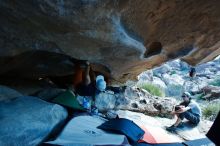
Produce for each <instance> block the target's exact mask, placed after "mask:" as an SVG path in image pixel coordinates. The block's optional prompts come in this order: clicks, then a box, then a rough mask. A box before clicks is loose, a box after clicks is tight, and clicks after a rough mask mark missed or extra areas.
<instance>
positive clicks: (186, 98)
mask: <svg viewBox="0 0 220 146" xmlns="http://www.w3.org/2000/svg"><path fill="white" fill-rule="evenodd" d="M182 99H183V101H184V102H190V100H191V95H190V93H189V92H184V93H183V94H182Z"/></svg>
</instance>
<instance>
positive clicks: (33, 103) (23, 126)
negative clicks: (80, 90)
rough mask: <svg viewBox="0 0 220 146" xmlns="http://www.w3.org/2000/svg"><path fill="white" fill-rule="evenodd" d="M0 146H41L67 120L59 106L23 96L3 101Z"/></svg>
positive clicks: (0, 109) (63, 110) (0, 105)
mask: <svg viewBox="0 0 220 146" xmlns="http://www.w3.org/2000/svg"><path fill="white" fill-rule="evenodd" d="M0 111H1V112H0V117H1V118H0V129H1V130H0V145H2V146H3V145H4V146H6V145H13V146H23V145H25V146H33V145H40V144H41V143H42V142H43V141H44V140H45V139H47V138H48V136H49V135H50V134H54V133H53V132H55V131H56V130H58V129H59V130H61V129H60V126H62V125H63V124H64V121H65V119H66V118H67V116H68V113H67V110H66V109H65V108H63V107H62V106H59V105H57V104H52V103H48V102H45V101H42V100H40V99H38V98H36V97H31V96H21V97H16V98H13V99H11V100H3V101H0Z"/></svg>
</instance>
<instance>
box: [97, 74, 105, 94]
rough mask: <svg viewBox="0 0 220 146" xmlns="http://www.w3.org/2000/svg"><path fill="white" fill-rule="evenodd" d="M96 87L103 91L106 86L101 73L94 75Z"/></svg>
mask: <svg viewBox="0 0 220 146" xmlns="http://www.w3.org/2000/svg"><path fill="white" fill-rule="evenodd" d="M96 88H97V89H98V90H100V91H104V90H105V88H106V82H105V80H104V77H103V76H102V75H98V76H97V77H96Z"/></svg>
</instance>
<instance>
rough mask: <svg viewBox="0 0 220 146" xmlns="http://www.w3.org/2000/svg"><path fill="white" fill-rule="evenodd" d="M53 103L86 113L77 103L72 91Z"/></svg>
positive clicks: (66, 92) (57, 98) (61, 95)
mask: <svg viewBox="0 0 220 146" xmlns="http://www.w3.org/2000/svg"><path fill="white" fill-rule="evenodd" d="M53 102H54V103H57V104H60V105H63V106H66V107H68V108H71V109H75V110H82V111H85V109H84V108H83V107H82V106H81V105H80V104H79V102H78V101H77V98H76V96H75V95H74V94H73V93H72V92H71V91H70V90H67V91H65V92H64V93H62V94H60V95H58V96H57V97H56V98H54V99H53Z"/></svg>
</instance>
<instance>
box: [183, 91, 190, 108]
mask: <svg viewBox="0 0 220 146" xmlns="http://www.w3.org/2000/svg"><path fill="white" fill-rule="evenodd" d="M183 96H186V97H188V98H189V101H188V102H186V101H183V102H181V103H180V105H184V106H185V107H187V106H188V105H189V104H190V102H191V99H192V97H191V94H190V93H189V92H184V93H183V95H182V97H183Z"/></svg>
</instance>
